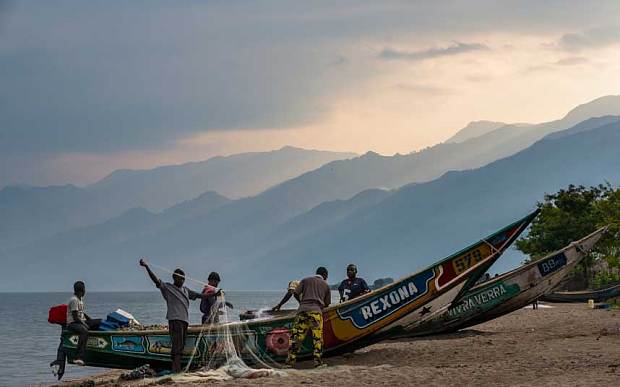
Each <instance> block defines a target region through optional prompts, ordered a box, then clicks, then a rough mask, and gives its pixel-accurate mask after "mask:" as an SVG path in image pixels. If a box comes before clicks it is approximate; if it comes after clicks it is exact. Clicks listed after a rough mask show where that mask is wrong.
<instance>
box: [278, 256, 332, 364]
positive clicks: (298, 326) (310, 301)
mask: <svg viewBox="0 0 620 387" xmlns="http://www.w3.org/2000/svg"><path fill="white" fill-rule="evenodd" d="M295 293H296V294H297V295H300V298H301V301H300V302H299V309H298V310H297V315H296V316H295V322H294V323H293V329H292V330H291V338H290V342H289V350H288V358H287V359H286V365H287V366H288V367H291V368H292V367H295V361H296V360H297V354H298V353H299V350H300V349H301V345H302V343H303V341H304V339H305V338H306V334H307V333H308V331H309V330H310V331H312V342H313V349H314V351H313V353H314V366H315V367H324V366H326V365H325V363H323V361H322V360H321V357H322V355H323V308H326V307H327V306H329V304H330V303H331V291H330V289H329V285H328V284H327V269H326V268H324V267H322V266H321V267H319V268H318V269H316V275H315V276H312V277H307V278H304V279H302V280H301V282H300V283H299V286H298V287H297V289H295Z"/></svg>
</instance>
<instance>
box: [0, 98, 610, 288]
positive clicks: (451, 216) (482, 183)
mask: <svg viewBox="0 0 620 387" xmlns="http://www.w3.org/2000/svg"><path fill="white" fill-rule="evenodd" d="M599 100H600V99H599ZM599 100H597V101H598V102H597V103H596V104H595V105H596V106H595V107H596V108H595V109H594V110H593V111H596V112H597V113H600V112H601V111H606V110H605V109H609V110H610V112H608V113H609V114H610V115H614V113H616V115H617V114H618V112H620V97H617V96H614V97H610V98H606V99H604V100H602V101H603V102H601V101H599ZM611 102H613V103H611ZM586 107H587V104H586V105H583V106H581V107H580V110H579V111H578V112H577V113H569V114H567V115H566V116H565V117H564V118H563V119H560V120H556V121H552V122H548V123H543V124H538V125H531V126H527V127H524V126H520V125H504V126H502V127H500V128H498V129H495V130H492V131H491V132H488V133H486V134H484V135H480V136H477V137H474V138H470V139H467V140H465V141H463V142H461V143H444V144H439V145H436V146H434V147H431V148H429V149H426V150H424V151H420V152H415V153H411V154H408V155H395V156H391V157H389V156H382V155H379V154H377V153H374V152H368V153H367V154H365V155H362V156H360V157H356V158H353V159H349V160H338V161H332V162H329V163H327V164H325V165H323V166H321V167H319V168H317V169H315V170H311V171H308V172H305V173H303V174H300V175H299V176H297V177H294V178H292V179H289V180H286V181H284V182H281V183H279V184H276V185H274V186H272V187H271V188H269V189H267V190H265V191H263V192H262V193H260V194H258V195H256V196H252V197H247V198H242V199H237V200H226V199H222V200H221V201H218V200H217V197H214V199H215V201H217V202H218V203H219V204H218V205H215V206H213V207H212V208H211V207H209V208H207V209H206V210H205V212H203V213H201V212H200V208H201V206H200V205H197V206H196V207H194V204H189V203H187V204H186V205H181V206H179V207H177V209H176V210H174V211H172V212H169V211H170V210H165V211H163V212H162V213H161V214H152V213H150V211H147V210H144V209H142V210H133V211H135V212H130V213H129V214H128V215H127V216H128V217H127V218H126V219H127V220H128V221H129V220H131V219H137V220H136V221H137V222H140V221H142V222H145V219H146V220H147V221H146V222H147V223H152V224H155V225H156V227H151V226H149V225H146V226H144V230H141V229H140V228H139V227H138V230H135V231H134V232H133V233H131V232H130V233H128V234H131V235H124V236H122V238H110V239H109V240H108V241H105V242H102V243H99V241H97V240H94V241H92V243H89V244H88V246H84V248H80V249H69V250H70V251H69V250H62V251H64V252H66V254H62V255H61V256H58V255H56V254H58V252H57V251H55V248H51V247H50V246H55V245H54V243H56V241H57V239H56V237H51V239H49V240H46V241H45V243H40V244H39V243H37V244H33V245H29V246H25V247H22V248H19V249H9V250H7V249H6V248H5V249H4V252H3V251H0V255H2V254H3V253H5V254H8V256H10V257H11V259H12V260H17V261H19V262H30V264H31V265H32V264H34V262H38V263H41V261H40V259H41V257H45V258H46V259H48V258H49V259H51V260H52V261H53V262H67V263H71V262H80V265H81V266H80V268H79V270H81V272H85V273H88V271H89V270H92V271H95V272H97V271H98V270H99V269H98V268H100V265H101V262H107V263H110V264H112V265H113V267H114V269H115V273H116V274H115V278H114V281H116V282H115V283H118V284H120V283H121V282H122V281H125V280H126V281H128V282H127V284H132V283H133V280H132V279H131V278H133V277H132V275H133V274H132V272H133V271H134V270H135V267H134V266H135V260H136V257H141V256H146V257H153V259H156V260H158V261H159V262H160V263H165V262H176V263H175V265H176V264H178V263H179V262H182V263H183V265H184V267H187V268H188V270H192V271H194V270H198V271H204V270H206V269H205V268H207V267H208V269H209V270H218V271H221V272H222V273H225V274H226V275H227V276H229V275H230V276H231V277H229V279H228V280H227V281H230V282H229V283H230V284H231V286H233V285H234V284H235V283H236V284H237V285H235V286H238V287H241V288H243V287H246V288H247V286H263V285H264V284H261V283H253V282H250V279H248V278H247V277H244V278H243V279H241V277H242V275H239V274H238V273H239V272H247V271H248V270H251V272H252V275H253V277H252V278H255V277H254V276H255V275H259V273H263V274H262V275H261V276H262V278H267V277H269V276H273V275H276V274H274V273H277V276H278V278H280V280H281V281H284V277H291V276H299V275H302V274H300V272H298V271H299V270H302V269H303V272H305V271H306V270H307V269H308V267H306V265H314V264H316V263H317V262H318V261H322V262H325V264H327V265H339V264H340V263H342V262H345V261H351V260H355V261H359V262H361V263H363V264H364V265H366V266H367V267H368V268H369V270H372V272H373V274H372V276H373V277H376V276H386V275H387V276H395V275H396V276H398V275H399V273H401V272H400V271H399V270H397V269H398V268H404V266H406V263H407V262H408V261H407V259H408V257H409V258H410V257H411V254H412V251H414V252H415V254H416V255H415V257H416V258H415V260H414V261H415V262H416V263H420V262H425V261H424V260H425V259H427V258H428V259H431V258H441V254H443V252H444V250H448V248H451V247H454V248H457V247H462V245H460V244H461V242H462V243H469V242H471V241H470V240H468V238H470V237H474V234H475V233H476V232H479V233H480V235H477V236H475V237H479V236H481V235H483V234H485V233H487V232H491V231H494V230H493V228H494V227H496V226H497V227H499V226H502V225H503V223H505V222H504V221H507V222H510V221H512V220H513V219H508V218H513V217H520V216H521V215H523V214H522V210H523V209H524V208H525V207H524V206H525V204H528V205H533V203H535V201H536V200H540V198H541V197H542V195H543V194H544V192H547V191H545V190H547V189H548V190H554V189H557V188H561V184H570V183H583V184H590V183H589V182H592V184H598V183H600V181H599V179H607V180H609V181H611V182H614V181H616V180H615V179H616V170H615V169H613V168H610V167H609V166H610V165H611V166H612V167H616V166H617V162H616V157H617V155H616V153H618V152H611V150H610V149H614V150H615V148H613V147H614V146H616V147H617V144H618V142H614V141H616V140H617V138H616V137H615V131H614V130H613V129H614V128H615V127H614V125H616V124H617V121H616V119H615V117H598V118H591V117H588V118H586V119H585V120H584V121H583V122H580V123H577V124H578V125H573V127H570V126H566V125H568V123H569V122H572V121H573V120H574V119H576V118H575V117H580V116H582V115H585V114H586V113H585V112H586V110H587V109H586ZM603 108H604V109H603ZM567 117H568V118H567ZM606 127H610V128H612V129H611V130H608V131H605V130H603V129H601V128H606ZM567 128H569V129H568V130H565V129H567ZM563 129H564V130H565V131H564V132H558V131H559V130H563ZM554 132H556V133H554ZM550 133H554V134H553V135H549V134H550ZM600 133H605V134H604V135H601V134H600ZM593 134H597V135H596V136H594V135H593ZM548 135H549V136H548ZM545 136H548V137H545ZM605 136H607V138H606V139H604V141H603V140H601V141H599V142H596V143H592V141H591V140H593V139H595V138H599V137H605ZM543 137H545V138H544V139H543ZM541 139H542V140H541ZM599 140H600V138H599ZM578 141H582V142H583V146H582V148H581V149H579V144H578ZM564 142H566V144H565V145H566V146H565V147H564V148H562V147H561V146H558V145H557V144H563V143H564ZM532 144H534V145H532ZM541 144H547V145H541ZM548 144H551V145H548ZM524 149H525V150H524ZM533 149H534V150H537V151H536V152H534V151H533ZM541 149H542V150H541ZM545 152H547V153H545ZM565 152H569V153H567V154H565ZM570 152H575V153H577V152H579V157H578V158H573V159H570V158H569V159H568V161H566V160H564V159H562V158H566V157H567V156H570V155H571V153H570ZM612 153H613V154H612ZM523 155H529V156H523ZM530 158H531V159H533V160H535V161H536V162H535V163H533V162H532V161H531V160H529V159H530ZM506 160H511V161H506ZM515 160H517V161H515ZM558 160H559V161H558ZM577 160H579V162H582V164H583V165H573V163H577ZM489 163H490V164H489ZM505 163H508V164H507V165H508V166H509V167H506V168H505V169H504V170H503V171H504V172H503V173H491V172H488V171H496V170H497V168H498V167H497V166H498V165H505ZM486 164H488V165H486ZM485 165H486V166H485ZM483 166H484V167H483ZM474 168H477V169H474ZM459 170H460V172H459ZM481 171H483V172H481ZM484 171H486V172H484ZM585 175H587V176H585ZM557 176H560V177H561V178H557V179H556V177H557ZM453 179H456V180H453ZM454 181H458V182H459V184H455V183H454ZM545 182H548V183H549V184H545ZM513 183H514V184H513ZM74 188H75V187H74ZM377 188H381V189H377ZM397 188H398V189H397ZM35 191H36V190H35ZM69 191H71V189H69ZM404 192H410V193H411V195H412V196H410V197H409V196H408V195H405V194H404ZM88 193H89V194H93V192H92V191H88ZM422 193H424V194H422ZM358 194H359V195H358ZM517 194H520V195H522V196H515V197H513V196H512V195H517ZM489 195H495V196H490V197H489ZM1 196H2V192H0V197H1ZM209 197H210V196H209V195H207V196H205V198H209ZM484 198H486V199H488V202H484V200H481V199H484ZM504 201H505V202H504ZM387 203H392V204H390V205H388V204H387ZM487 207H488V208H492V209H493V211H494V212H492V213H491V214H489V213H487V212H485V211H486V210H487ZM1 208H2V207H1V206H0V209H1ZM528 209H529V208H528ZM177 211H178V212H177ZM183 211H186V212H185V213H184V214H185V215H195V216H185V215H183V216H181V217H179V218H177V219H174V220H171V219H173V218H174V214H175V213H182V212H183ZM493 214H496V215H493ZM129 215H131V216H129ZM151 215H155V218H153V220H150V219H149V218H151ZM108 219H109V218H108ZM154 219H157V220H156V221H155V220H154ZM388 220H389V221H388ZM500 220H501V222H500ZM111 221H116V220H115V219H112V220H111ZM132 221H133V220H132ZM500 223H502V224H500ZM98 226H99V225H93V226H92V227H93V228H90V227H91V226H88V227H87V228H88V229H90V230H96V228H97V227H98ZM118 227H119V229H120V228H122V227H121V225H118ZM104 229H105V228H104ZM489 229H490V230H489ZM429 230H433V231H434V234H433V233H431V234H429ZM72 232H73V230H68V231H67V234H64V235H63V237H64V238H65V239H64V240H65V241H70V240H71V238H72V237H71V235H72ZM94 232H96V231H94ZM439 232H440V233H441V235H444V236H445V237H443V239H441V241H440V242H439V243H435V244H433V243H434V241H435V240H436V239H437V235H439V234H437V233H439ZM74 235H75V236H74V237H73V238H77V235H78V234H74ZM103 239H105V238H103ZM431 242H433V243H431ZM448 242H449V243H448ZM46 243H47V245H46ZM457 244H459V246H457ZM66 245H68V246H69V247H71V244H70V243H67V244H66ZM429 246H433V247H432V248H430V247H429ZM84 256H86V257H89V260H88V261H83V260H82V259H81V258H82V257H84ZM376 257H390V260H387V259H384V258H381V259H379V260H374V261H373V259H375V258H376ZM392 257H394V259H393V260H392ZM379 263H380V264H381V265H382V266H381V267H380V266H379ZM397 266H398V267H397ZM293 269H294V270H296V271H294V270H293ZM409 271H410V270H409ZM46 274H49V273H46ZM243 275H245V274H243ZM50 278H51V277H50ZM57 279H60V278H59V277H58V278H57ZM289 279H290V278H289ZM40 280H44V278H43V277H41V278H40ZM94 281H95V282H94V283H95V284H97V286H105V284H107V283H108V282H106V279H104V278H98V277H96V278H94ZM235 281H238V282H235ZM9 283H10V281H8V282H7V284H9ZM7 286H8V285H7Z"/></svg>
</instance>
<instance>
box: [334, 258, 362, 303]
mask: <svg viewBox="0 0 620 387" xmlns="http://www.w3.org/2000/svg"><path fill="white" fill-rule="evenodd" d="M338 292H340V302H345V301H349V300H352V299H354V298H356V297H359V296H361V295H362V294H365V293H368V292H370V288H369V287H368V284H366V281H364V279H363V278H359V277H357V266H355V265H354V264H350V265H349V266H347V278H346V279H344V280H342V282H341V283H340V286H338Z"/></svg>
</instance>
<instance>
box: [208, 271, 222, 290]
mask: <svg viewBox="0 0 620 387" xmlns="http://www.w3.org/2000/svg"><path fill="white" fill-rule="evenodd" d="M208 281H209V285H211V286H215V287H217V285H219V284H220V275H219V274H218V273H217V272H215V271H212V272H211V274H209V278H208Z"/></svg>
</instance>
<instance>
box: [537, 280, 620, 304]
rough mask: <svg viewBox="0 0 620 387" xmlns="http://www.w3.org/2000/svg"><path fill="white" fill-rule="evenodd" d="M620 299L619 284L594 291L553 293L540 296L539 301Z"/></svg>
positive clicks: (601, 300)
mask: <svg viewBox="0 0 620 387" xmlns="http://www.w3.org/2000/svg"><path fill="white" fill-rule="evenodd" d="M616 297H620V284H615V285H611V286H607V287H604V288H601V289H594V290H578V291H573V292H553V293H549V294H545V295H544V296H542V298H541V300H543V301H549V302H588V300H594V302H603V301H605V300H609V299H610V298H616Z"/></svg>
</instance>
